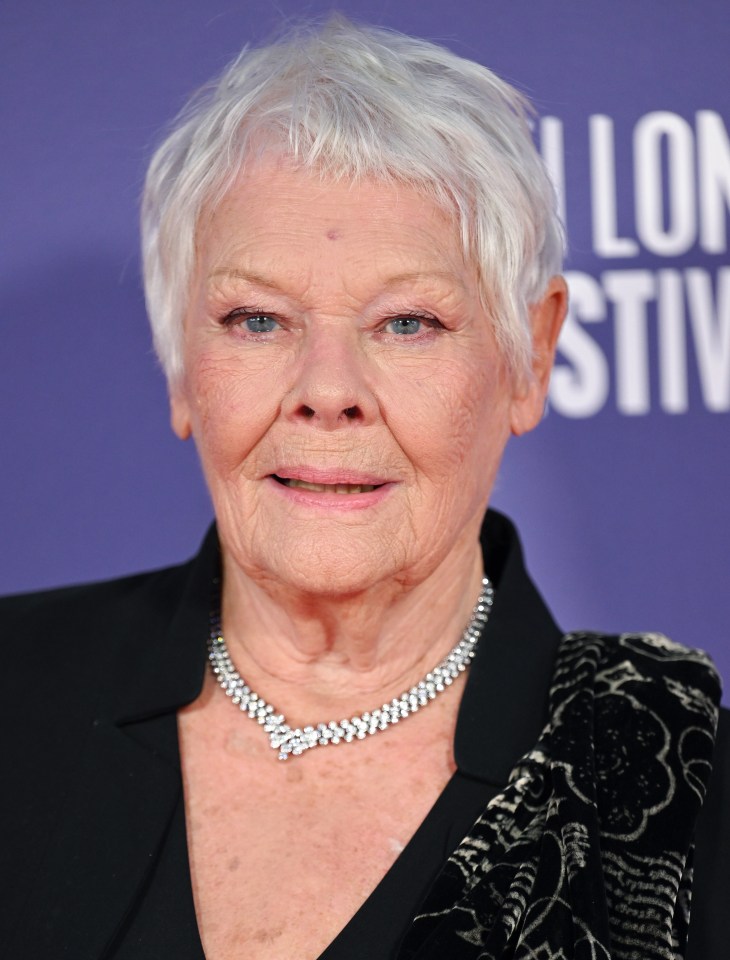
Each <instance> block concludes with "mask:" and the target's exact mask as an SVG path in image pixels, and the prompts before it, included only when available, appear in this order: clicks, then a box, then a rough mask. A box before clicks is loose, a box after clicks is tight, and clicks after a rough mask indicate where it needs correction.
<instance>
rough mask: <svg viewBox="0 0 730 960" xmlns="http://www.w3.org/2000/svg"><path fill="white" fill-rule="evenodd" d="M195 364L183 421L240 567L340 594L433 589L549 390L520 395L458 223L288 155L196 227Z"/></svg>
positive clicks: (471, 534) (189, 349)
mask: <svg viewBox="0 0 730 960" xmlns="http://www.w3.org/2000/svg"><path fill="white" fill-rule="evenodd" d="M560 296H562V294H561V295H560ZM560 296H557V297H556V295H555V294H553V298H552V299H553V301H556V299H560ZM552 312H554V313H555V312H556V310H555V309H553V311H552ZM558 322H559V321H558ZM543 326H547V325H546V324H543ZM550 337H552V338H553V340H554V336H553V334H552V333H550ZM552 346H553V344H552V343H551V344H550V345H549V352H551V350H552ZM184 364H185V371H186V372H185V375H184V377H183V378H182V380H181V381H180V382H179V383H178V384H177V385H176V386H175V388H174V389H173V391H172V415H173V426H174V428H175V430H176V432H177V434H178V435H179V436H181V437H187V436H189V435H190V434H191V433H192V435H193V437H194V439H195V442H196V445H197V448H198V451H199V454H200V458H201V461H202V465H203V469H204V472H205V476H206V479H207V483H208V486H209V489H210V492H211V495H212V499H213V504H214V507H215V513H216V517H217V521H218V526H219V533H220V537H221V543H222V545H223V549H224V553H225V555H226V561H227V563H230V562H234V563H235V564H236V565H237V566H238V567H239V568H241V569H243V570H244V571H245V572H246V573H247V574H248V575H251V576H254V577H256V578H257V579H259V580H261V579H266V580H269V581H272V580H273V581H274V583H276V582H278V583H280V584H282V585H286V586H290V587H295V588H298V589H301V590H304V591H306V592H313V593H322V594H328V595H331V594H346V593H350V594H352V593H354V592H357V591H359V590H362V589H364V588H367V587H369V586H372V585H376V584H380V583H382V582H383V581H385V580H391V581H392V580H393V579H395V580H396V581H401V582H403V583H404V584H411V583H417V582H420V581H421V580H423V579H425V578H426V577H427V576H429V575H430V574H432V573H433V572H434V571H436V570H437V569H438V568H439V567H440V566H441V565H442V564H444V563H448V562H449V560H450V558H453V557H454V556H455V555H456V554H458V553H459V551H464V550H465V549H466V545H467V544H468V545H469V546H470V548H471V549H473V545H474V543H475V542H476V537H477V535H478V529H479V525H480V522H481V518H482V515H483V512H484V510H485V507H486V504H487V500H488V497H489V493H490V491H491V489H492V485H493V482H494V478H495V473H496V470H497V467H498V465H499V462H500V459H501V457H502V452H503V449H504V446H505V443H506V441H507V438H508V437H509V435H510V433H511V432H522V431H523V430H525V429H529V427H531V426H532V425H534V423H535V422H536V420H537V419H539V416H540V414H541V412H542V403H543V398H544V381H545V379H546V374H545V375H543V376H539V377H538V379H537V380H536V381H535V383H533V385H532V386H531V387H529V388H524V387H523V388H518V387H517V386H516V385H515V383H514V382H513V379H512V377H511V376H510V375H509V373H508V371H507V369H506V366H505V363H504V362H503V360H502V357H501V355H500V351H499V350H498V349H497V345H496V343H495V339H494V336H493V334H492V324H491V322H490V318H489V317H488V316H487V315H486V314H485V311H484V309H483V308H482V306H481V305H480V301H479V295H478V288H477V275H476V272H475V270H474V268H473V267H472V266H471V265H469V264H467V263H466V262H465V261H464V258H463V255H462V250H461V244H460V240H459V236H458V233H457V229H456V227H455V225H454V223H453V222H452V220H451V219H450V218H449V217H448V216H447V215H446V214H445V213H444V212H443V211H442V209H441V208H439V207H438V206H436V205H435V204H434V203H432V202H431V201H429V200H428V199H424V197H423V196H421V195H420V194H418V193H417V192H416V191H415V190H412V189H410V188H408V187H406V186H396V185H383V184H382V183H375V182H369V181H366V182H363V183H360V184H351V183H347V182H342V183H334V182H322V181H321V180H320V179H319V177H318V176H317V175H316V174H311V173H308V172H306V171H302V170H296V169H295V168H293V167H292V166H291V165H290V164H289V163H288V162H286V161H278V162H277V161H274V160H268V161H266V162H264V161H262V162H261V163H260V164H259V165H258V166H257V167H256V168H255V169H254V171H253V172H251V171H249V172H248V173H247V174H246V175H245V176H242V177H241V178H240V180H239V181H238V182H237V184H236V185H235V187H234V188H233V189H232V190H231V191H230V193H229V194H228V195H227V197H226V198H225V200H224V201H223V202H222V203H221V204H220V206H219V207H218V208H217V209H216V210H215V212H214V213H213V214H212V215H211V216H210V217H208V218H207V219H206V221H205V223H204V225H203V226H202V227H201V229H200V230H199V235H198V243H197V269H196V273H195V277H194V282H193V286H192V293H191V300H190V306H189V310H188V313H187V316H186V318H185V347H184ZM548 365H549V364H548ZM538 372H539V373H540V372H541V371H538Z"/></svg>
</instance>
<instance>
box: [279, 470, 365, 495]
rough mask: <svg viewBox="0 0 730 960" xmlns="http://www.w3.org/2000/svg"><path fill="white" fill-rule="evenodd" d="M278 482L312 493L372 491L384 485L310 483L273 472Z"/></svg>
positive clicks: (345, 493)
mask: <svg viewBox="0 0 730 960" xmlns="http://www.w3.org/2000/svg"><path fill="white" fill-rule="evenodd" d="M272 476H273V478H274V480H276V482H277V483H281V484H282V485H283V486H285V487H292V488H296V489H299V490H310V491H311V492H312V493H339V494H344V495H347V494H349V493H370V492H371V491H372V490H377V489H378V487H382V486H383V484H382V483H309V482H308V481H307V480H297V479H295V478H293V477H278V476H277V475H276V474H275V473H274V474H272Z"/></svg>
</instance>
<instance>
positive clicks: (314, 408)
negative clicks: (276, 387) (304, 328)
mask: <svg viewBox="0 0 730 960" xmlns="http://www.w3.org/2000/svg"><path fill="white" fill-rule="evenodd" d="M338 327H339V325H338V324H332V325H328V326H327V327H326V328H324V329H320V330H316V331H311V330H310V331H308V332H307V334H306V337H305V341H304V345H303V348H302V350H301V352H300V354H299V357H298V358H297V371H296V377H295V380H294V382H293V384H292V387H291V389H290V391H289V393H288V394H287V396H286V397H285V400H284V404H283V413H284V415H285V416H286V417H287V418H289V419H295V420H302V421H309V422H311V423H313V424H316V425H317V426H318V427H320V428H321V429H325V430H335V429H338V428H340V427H342V426H343V425H346V424H353V423H368V422H372V420H373V419H374V418H375V417H376V416H377V412H378V404H377V401H376V399H375V395H374V394H373V391H372V387H371V385H370V383H369V382H368V377H367V371H366V367H367V360H366V357H365V356H364V355H363V350H362V347H361V345H360V344H359V343H358V340H357V331H355V330H353V329H352V328H346V329H338Z"/></svg>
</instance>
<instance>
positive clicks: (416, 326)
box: [385, 317, 424, 336]
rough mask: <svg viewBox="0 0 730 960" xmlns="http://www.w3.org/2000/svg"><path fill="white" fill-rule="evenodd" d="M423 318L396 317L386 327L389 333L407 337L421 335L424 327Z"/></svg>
mask: <svg viewBox="0 0 730 960" xmlns="http://www.w3.org/2000/svg"><path fill="white" fill-rule="evenodd" d="M423 323H424V318H423V317H395V318H394V319H393V320H389V321H388V323H386V325H385V329H386V330H387V331H388V333H397V334H405V335H406V336H408V335H412V334H414V333H420V332H421V327H422V326H423Z"/></svg>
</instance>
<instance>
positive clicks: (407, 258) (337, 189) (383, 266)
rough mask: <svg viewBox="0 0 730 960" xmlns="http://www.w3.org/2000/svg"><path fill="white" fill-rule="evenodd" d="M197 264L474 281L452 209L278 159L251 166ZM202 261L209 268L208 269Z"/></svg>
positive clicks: (224, 204) (402, 187)
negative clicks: (354, 268)
mask: <svg viewBox="0 0 730 960" xmlns="http://www.w3.org/2000/svg"><path fill="white" fill-rule="evenodd" d="M197 251H198V258H199V265H200V266H201V267H202V268H203V272H204V273H205V274H206V275H207V276H210V275H211V273H213V272H216V271H220V270H225V269H227V268H228V269H231V268H236V267H244V266H245V267H246V268H247V269H251V270H255V269H264V268H266V269H270V268H271V267H282V266H284V265H288V266H289V268H290V269H294V268H295V266H296V265H299V266H300V267H301V266H302V265H304V264H307V265H308V266H309V267H310V268H311V267H312V266H313V265H315V266H317V267H326V266H327V265H328V264H330V265H334V264H339V265H343V264H345V265H358V266H359V267H365V266H367V267H369V268H372V269H373V270H376V271H380V270H386V271H388V272H389V273H393V274H403V275H407V274H408V273H414V274H420V273H424V274H429V273H431V274H436V273H438V274H439V275H441V276H442V277H443V276H448V275H449V274H453V275H454V277H455V279H458V280H459V281H460V282H461V281H463V280H464V278H465V275H466V274H468V273H471V272H472V271H471V268H470V266H469V265H468V264H467V263H466V262H465V260H464V256H463V250H462V245H461V237H460V231H459V226H458V223H457V222H456V220H455V217H454V215H453V214H452V212H451V211H449V210H446V209H444V207H443V206H441V205H440V204H438V203H437V202H436V201H435V200H434V199H432V198H431V197H429V196H427V195H426V194H425V193H424V192H420V191H419V190H417V189H416V188H415V187H413V186H410V185H408V184H404V183H399V182H381V181H375V180H372V179H366V178H363V179H361V180H358V181H352V180H345V179H337V180H336V179H332V178H327V177H325V176H322V175H320V173H319V172H318V171H316V170H306V169H302V168H301V167H295V166H294V165H293V164H292V163H291V162H289V161H287V160H284V159H279V160H272V159H269V160H266V161H263V160H262V161H259V162H257V163H256V164H255V165H254V166H253V167H251V168H247V169H246V171H245V172H244V173H243V174H241V175H240V176H239V177H238V178H237V179H236V180H235V181H234V183H233V185H232V187H231V188H230V190H229V191H228V192H227V193H226V195H225V196H224V197H223V199H222V200H221V201H220V202H219V204H218V205H217V206H216V207H215V209H213V210H210V211H208V212H207V215H206V216H204V218H202V220H201V223H200V225H199V230H198V237H197ZM201 261H204V263H203V262H201Z"/></svg>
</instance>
